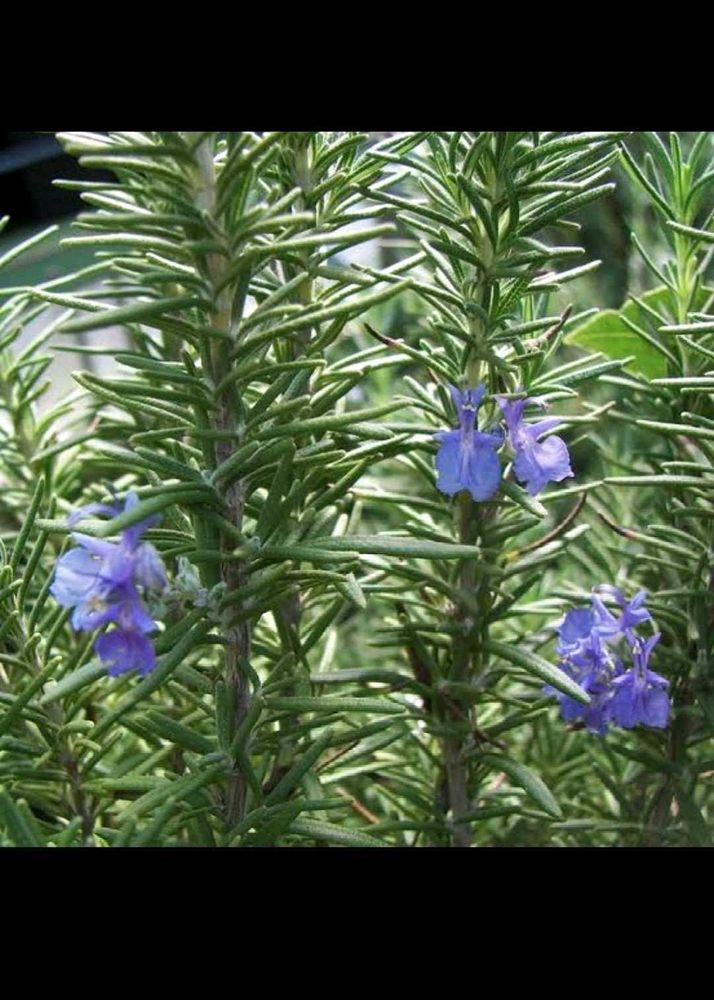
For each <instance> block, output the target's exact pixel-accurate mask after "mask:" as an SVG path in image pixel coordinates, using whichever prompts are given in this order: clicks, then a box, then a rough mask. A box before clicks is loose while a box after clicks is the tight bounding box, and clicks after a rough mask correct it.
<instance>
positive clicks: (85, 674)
mask: <svg viewBox="0 0 714 1000" xmlns="http://www.w3.org/2000/svg"><path fill="white" fill-rule="evenodd" d="M106 673H107V668H106V665H105V664H103V663H100V662H99V661H98V660H92V662H91V663H87V664H85V665H84V666H83V667H80V668H79V670H73V671H72V673H71V674H68V675H67V676H66V677H63V678H62V680H61V681H59V682H57V683H54V682H50V683H48V684H47V689H46V693H45V694H44V695H43V696H42V698H40V705H43V706H44V705H50V704H52V702H53V701H58V700H59V699H60V698H66V697H67V695H68V694H73V693H74V692H75V691H79V689H80V688H83V687H86V686H87V684H92V683H93V682H94V681H96V680H98V679H99V678H100V677H105V676H106Z"/></svg>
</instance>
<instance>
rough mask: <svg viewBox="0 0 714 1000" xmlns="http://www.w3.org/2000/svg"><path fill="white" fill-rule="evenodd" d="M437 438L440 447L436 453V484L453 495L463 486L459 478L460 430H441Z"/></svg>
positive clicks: (443, 491) (442, 490)
mask: <svg viewBox="0 0 714 1000" xmlns="http://www.w3.org/2000/svg"><path fill="white" fill-rule="evenodd" d="M437 438H438V440H440V441H441V447H440V448H439V450H438V452H437V453H436V471H437V473H438V478H437V480H436V485H437V488H438V489H440V490H441V492H442V493H445V494H446V495H447V496H449V497H453V496H454V494H456V493H458V492H459V490H462V489H463V488H464V487H463V485H462V483H461V480H460V478H459V470H460V465H461V456H460V447H459V446H460V443H461V431H443V432H442V433H441V434H439V435H437Z"/></svg>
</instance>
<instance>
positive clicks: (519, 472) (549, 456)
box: [496, 396, 573, 496]
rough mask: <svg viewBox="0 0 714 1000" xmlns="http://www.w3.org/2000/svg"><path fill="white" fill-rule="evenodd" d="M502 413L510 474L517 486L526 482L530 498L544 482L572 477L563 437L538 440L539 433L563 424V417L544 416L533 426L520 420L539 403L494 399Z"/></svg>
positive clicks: (531, 400) (535, 400) (526, 400)
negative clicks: (531, 405) (510, 459)
mask: <svg viewBox="0 0 714 1000" xmlns="http://www.w3.org/2000/svg"><path fill="white" fill-rule="evenodd" d="M496 398H497V401H498V405H499V406H500V407H501V409H502V410H503V415H504V417H505V418H506V425H507V427H508V443H509V445H510V447H511V449H512V450H513V453H514V456H515V458H514V461H513V471H514V473H515V475H516V479H518V482H519V483H525V486H526V489H527V490H528V492H529V493H530V495H531V496H535V495H536V494H537V493H540V491H541V490H542V489H543V487H544V486H545V485H546V483H550V482H554V483H559V482H560V481H561V479H566V478H567V477H568V476H572V475H573V470H572V469H571V468H570V455H569V453H568V448H567V445H566V444H565V441H563V439H562V438H559V437H555V436H554V435H553V436H551V437H549V438H547V439H546V440H545V441H539V440H538V438H539V437H540V435H541V434H545V433H546V432H547V431H550V430H553V428H554V427H557V426H558V424H560V423H562V420H563V418H562V417H546V419H545V420H539V421H537V422H536V423H534V424H527V423H526V422H525V421H524V420H523V411H524V410H525V408H526V406H527V405H528V404H529V403H538V404H540V400H538V399H536V398H530V397H529V398H528V399H517V400H515V401H513V402H512V401H510V400H507V399H504V398H503V397H500V396H498V397H496Z"/></svg>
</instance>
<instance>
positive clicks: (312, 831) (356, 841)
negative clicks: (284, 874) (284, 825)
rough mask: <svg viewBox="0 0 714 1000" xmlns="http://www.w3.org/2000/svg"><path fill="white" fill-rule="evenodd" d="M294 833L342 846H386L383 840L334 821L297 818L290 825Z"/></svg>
mask: <svg viewBox="0 0 714 1000" xmlns="http://www.w3.org/2000/svg"><path fill="white" fill-rule="evenodd" d="M290 831H291V832H292V833H299V834H300V835H301V836H303V837H309V838H310V839H311V840H324V841H326V842H327V843H328V844H338V845H339V846H340V847H386V846H387V845H386V844H383V843H382V841H381V840H377V839H376V838H375V837H370V836H369V834H366V833H361V832H360V831H358V830H345V829H343V828H342V827H339V826H333V825H332V823H318V822H317V820H312V819H296V820H294V821H293V823H292V824H291V826H290Z"/></svg>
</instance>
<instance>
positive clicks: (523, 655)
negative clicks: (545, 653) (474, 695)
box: [486, 639, 590, 705]
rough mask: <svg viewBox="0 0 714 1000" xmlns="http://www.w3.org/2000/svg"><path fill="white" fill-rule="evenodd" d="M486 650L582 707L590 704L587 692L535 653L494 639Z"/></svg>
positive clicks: (489, 642)
mask: <svg viewBox="0 0 714 1000" xmlns="http://www.w3.org/2000/svg"><path fill="white" fill-rule="evenodd" d="M486 648H487V649H488V651H489V652H490V653H493V655H494V656H500V657H501V658H502V659H504V660H507V661H508V662H509V663H512V664H513V665H514V666H516V667H522V668H523V670H526V671H528V673H531V674H535V675H536V676H537V677H540V678H541V679H542V680H544V681H545V682H546V683H547V684H552V685H553V687H554V688H557V689H558V691H562V692H563V694H567V695H568V697H570V698H575V700H576V701H579V702H581V703H582V704H583V705H589V704H590V695H589V694H587V692H585V691H583V689H582V688H581V687H580V686H579V685H578V684H576V683H575V681H573V680H571V679H570V677H568V675H567V674H565V673H563V671H562V670H559V669H558V667H554V666H553V664H552V663H549V662H548V661H547V660H544V659H543V657H541V656H538V655H537V654H536V653H531V652H530V651H529V650H526V649H516V647H515V646H509V645H507V644H506V643H505V642H496V640H495V639H489V641H488V642H487V643H486Z"/></svg>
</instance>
